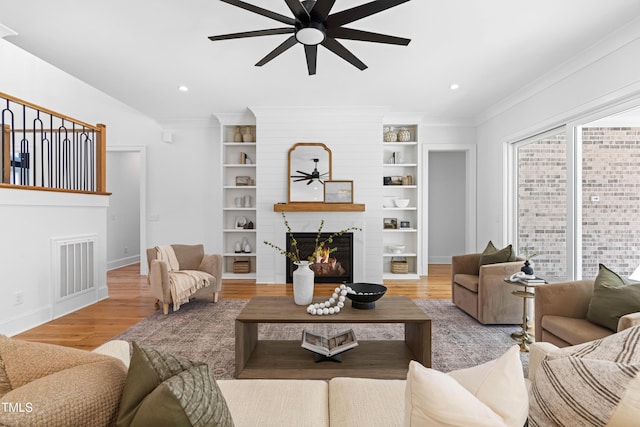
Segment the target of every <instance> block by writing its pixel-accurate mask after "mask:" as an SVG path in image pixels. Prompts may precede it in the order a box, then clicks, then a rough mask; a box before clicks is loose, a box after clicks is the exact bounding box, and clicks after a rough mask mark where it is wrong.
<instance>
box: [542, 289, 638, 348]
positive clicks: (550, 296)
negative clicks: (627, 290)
mask: <svg viewBox="0 0 640 427" xmlns="http://www.w3.org/2000/svg"><path fill="white" fill-rule="evenodd" d="M593 284H594V281H593V280H575V281H572V282H562V283H551V284H548V285H544V286H538V287H536V296H535V299H534V301H535V313H534V319H535V323H534V327H535V338H536V341H545V342H550V343H552V344H554V345H556V346H558V347H568V346H572V345H577V344H582V343H584V342H588V341H593V340H597V339H600V338H604V337H606V336H608V335H611V334H613V332H612V331H611V330H610V329H607V328H604V327H602V326H599V325H595V324H593V323H591V322H589V321H588V320H587V319H586V317H587V312H588V311H589V303H590V302H591V296H592V295H593ZM638 324H640V313H631V314H627V315H626V316H622V317H621V318H620V320H619V321H618V332H620V331H622V330H623V329H626V328H629V327H631V326H634V325H638Z"/></svg>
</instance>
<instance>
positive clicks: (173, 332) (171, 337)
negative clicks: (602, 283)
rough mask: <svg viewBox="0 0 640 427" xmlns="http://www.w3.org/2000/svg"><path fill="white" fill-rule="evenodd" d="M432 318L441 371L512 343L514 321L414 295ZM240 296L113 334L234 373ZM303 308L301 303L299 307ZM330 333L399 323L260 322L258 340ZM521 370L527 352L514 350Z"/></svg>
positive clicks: (219, 374)
mask: <svg viewBox="0 0 640 427" xmlns="http://www.w3.org/2000/svg"><path fill="white" fill-rule="evenodd" d="M414 301H415V303H416V304H417V305H418V306H419V307H420V308H422V309H423V310H424V311H425V313H427V315H428V316H429V317H430V318H431V319H432V320H431V328H432V344H431V347H432V367H433V368H434V369H437V370H439V371H442V372H449V371H452V370H455V369H463V368H468V367H471V366H476V365H478V364H481V363H484V362H488V361H490V360H493V359H495V358H497V357H500V356H501V355H502V354H503V353H504V352H505V351H506V350H507V349H508V348H509V347H510V346H512V345H514V344H515V342H514V341H513V340H512V339H511V337H510V334H511V333H512V332H514V331H517V330H519V329H520V328H519V327H518V326H515V325H507V326H504V325H495V326H494V325H491V326H485V325H481V324H480V323H478V322H477V321H476V320H475V319H473V318H472V317H470V316H468V315H467V314H466V313H464V312H463V311H461V310H460V309H458V308H457V307H456V306H454V305H453V303H452V302H451V301H449V300H414ZM246 303H247V301H246V300H232V299H228V300H220V301H218V303H216V304H212V303H211V300H210V299H207V300H204V299H203V300H199V299H195V300H192V301H191V302H189V303H188V304H185V305H183V306H181V307H180V310H178V311H176V312H170V313H169V314H168V315H167V316H165V315H163V314H162V310H159V311H158V312H156V313H155V314H152V315H151V316H149V317H147V318H146V319H144V320H142V321H141V322H139V323H138V324H136V325H135V326H133V327H131V328H129V329H128V330H126V331H125V332H123V333H122V334H120V335H117V336H116V337H114V339H122V340H126V341H129V342H132V341H136V342H137V343H138V344H139V345H141V346H146V347H151V348H155V349H157V350H158V351H162V352H167V353H171V354H174V355H179V356H183V357H185V358H188V359H190V360H194V361H202V362H206V363H207V364H208V365H209V366H210V367H211V368H212V370H213V373H214V376H215V378H217V379H223V378H225V379H226V378H233V376H234V372H235V356H234V347H235V341H234V332H235V322H234V321H235V318H236V316H237V315H238V313H240V311H241V310H242V308H243V307H244V306H245V304H246ZM301 310H304V307H301ZM338 316H339V315H338ZM305 328H307V329H310V330H313V331H316V332H322V333H325V334H332V333H336V332H340V331H343V330H346V329H349V328H353V330H354V331H355V334H356V337H357V338H358V339H359V340H375V339H380V340H388V339H403V336H404V328H403V325H401V324H353V325H352V324H342V325H331V324H318V325H310V324H261V325H260V327H259V329H258V334H259V338H260V339H300V338H301V334H302V330H303V329H305ZM520 358H521V360H522V364H523V368H524V374H525V375H527V373H528V366H529V358H528V353H520Z"/></svg>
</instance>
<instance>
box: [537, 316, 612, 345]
mask: <svg viewBox="0 0 640 427" xmlns="http://www.w3.org/2000/svg"><path fill="white" fill-rule="evenodd" d="M541 324H542V328H543V330H542V335H541V337H542V340H543V341H547V342H552V343H554V344H556V345H558V346H566V344H564V342H568V343H584V342H587V341H593V340H596V339H600V338H604V337H606V336H609V335H611V331H610V330H609V329H607V328H603V327H602V326H598V325H596V324H593V323H591V322H589V321H588V320H587V319H576V318H574V317H564V316H553V315H551V314H548V315H546V316H544V317H543V318H542V321H541ZM549 334H552V335H553V336H554V337H558V338H560V339H561V340H562V341H563V342H558V343H556V342H554V340H553V338H552V337H550V335H549Z"/></svg>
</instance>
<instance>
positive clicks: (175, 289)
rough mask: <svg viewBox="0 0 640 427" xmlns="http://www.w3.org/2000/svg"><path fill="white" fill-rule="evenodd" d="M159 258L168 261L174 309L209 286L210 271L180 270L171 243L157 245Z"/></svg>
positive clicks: (177, 308)
mask: <svg viewBox="0 0 640 427" xmlns="http://www.w3.org/2000/svg"><path fill="white" fill-rule="evenodd" d="M156 252H157V254H158V259H159V260H161V261H164V262H166V263H167V267H168V270H169V290H170V292H171V299H172V300H173V310H174V311H176V310H179V309H180V305H182V304H184V303H187V302H189V298H190V297H191V296H192V295H193V294H195V293H196V291H197V290H198V289H200V288H204V287H205V286H209V284H210V282H209V277H210V275H209V274H208V273H205V272H204V271H197V270H180V264H179V263H178V258H176V253H175V252H174V251H173V248H172V247H171V246H169V245H166V246H156Z"/></svg>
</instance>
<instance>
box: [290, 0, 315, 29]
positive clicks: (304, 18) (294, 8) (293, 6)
mask: <svg viewBox="0 0 640 427" xmlns="http://www.w3.org/2000/svg"><path fill="white" fill-rule="evenodd" d="M284 2H285V3H286V4H287V6H289V9H290V10H291V13H293V16H295V17H296V19H298V21H300V22H303V23H305V24H307V23H309V12H308V11H307V9H305V8H304V6H303V5H302V3H300V1H299V0H284Z"/></svg>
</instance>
